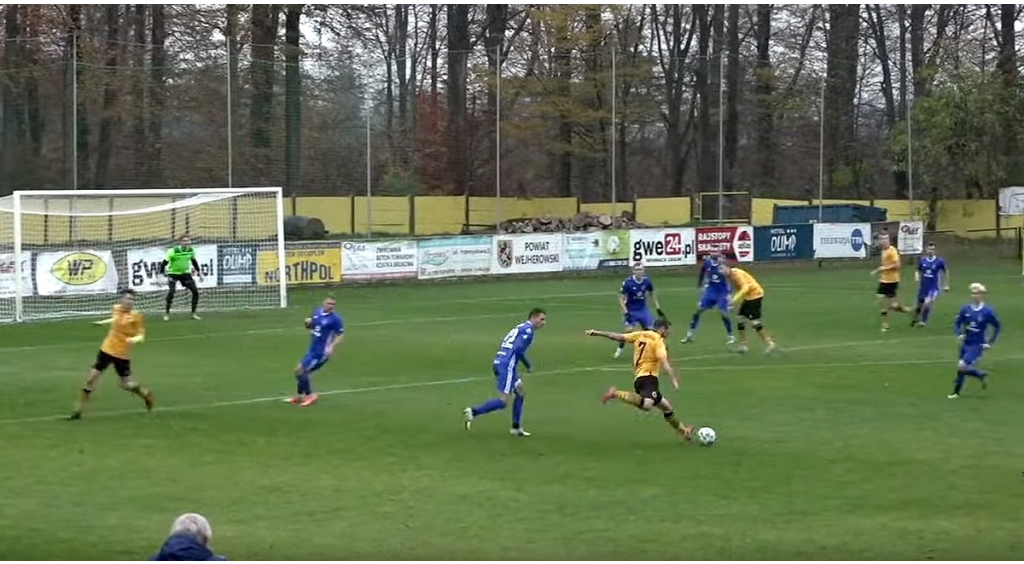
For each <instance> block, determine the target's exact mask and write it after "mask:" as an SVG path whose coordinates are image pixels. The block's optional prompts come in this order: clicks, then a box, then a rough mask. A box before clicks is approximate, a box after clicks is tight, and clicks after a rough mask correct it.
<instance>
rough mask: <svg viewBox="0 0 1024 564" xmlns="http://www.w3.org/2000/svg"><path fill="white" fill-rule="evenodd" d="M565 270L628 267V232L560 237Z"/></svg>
mask: <svg viewBox="0 0 1024 564" xmlns="http://www.w3.org/2000/svg"><path fill="white" fill-rule="evenodd" d="M562 248H563V255H562V266H563V267H564V268H565V270H596V269H598V268H620V267H625V266H629V231H594V232H591V233H565V234H563V235H562Z"/></svg>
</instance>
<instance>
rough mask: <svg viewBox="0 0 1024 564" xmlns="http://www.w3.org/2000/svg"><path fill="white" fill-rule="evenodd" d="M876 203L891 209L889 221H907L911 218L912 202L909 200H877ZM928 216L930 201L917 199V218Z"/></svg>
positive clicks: (915, 204)
mask: <svg viewBox="0 0 1024 564" xmlns="http://www.w3.org/2000/svg"><path fill="white" fill-rule="evenodd" d="M874 205H875V206H878V207H880V208H885V209H887V210H889V214H888V218H889V221H906V220H908V219H910V217H911V213H910V202H908V201H907V200H875V201H874ZM927 216H928V202H922V201H915V202H914V214H913V217H914V218H915V219H923V218H925V217H927Z"/></svg>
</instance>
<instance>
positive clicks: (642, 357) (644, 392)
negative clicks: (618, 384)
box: [586, 319, 693, 440]
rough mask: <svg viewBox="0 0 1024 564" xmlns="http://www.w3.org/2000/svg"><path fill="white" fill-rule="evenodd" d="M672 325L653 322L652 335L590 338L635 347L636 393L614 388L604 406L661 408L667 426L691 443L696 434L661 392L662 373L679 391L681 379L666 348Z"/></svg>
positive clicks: (637, 333) (593, 333)
mask: <svg viewBox="0 0 1024 564" xmlns="http://www.w3.org/2000/svg"><path fill="white" fill-rule="evenodd" d="M668 331H669V324H668V322H667V321H665V320H664V319H658V320H656V321H655V322H654V325H653V330H651V331H634V332H632V333H624V334H623V333H610V332H606V331H596V330H594V329H588V330H587V332H586V334H587V336H588V337H604V338H605V339H610V340H612V341H617V342H620V343H632V345H633V373H634V378H633V390H634V391H632V392H627V391H623V390H619V389H617V388H615V387H614V386H613V387H611V388H608V391H607V392H605V394H604V396H602V397H601V403H607V402H608V401H609V400H611V399H613V398H615V399H618V400H619V401H621V402H624V403H628V404H629V405H632V406H634V407H636V408H639V409H642V410H644V411H647V410H649V409H651V408H652V407H656V408H658V409H659V410H660V411H661V413H662V415H663V416H664V418H665V422H666V423H668V424H669V426H670V427H672V429H673V430H674V431H675V432H677V433H679V434H680V435H682V436H683V438H685V439H686V440H690V436H691V435H692V434H693V427H692V426H690V425H684V424H683V423H680V422H679V420H678V419H676V414H675V412H674V411H673V410H672V404H671V403H669V401H668V400H667V399H665V396H663V395H661V390H660V389H659V385H658V384H659V374H660V373H661V371H662V370H664V371H665V373H666V374H668V375H669V376H670V377H671V378H672V389H674V390H678V389H679V377H677V376H676V373H675V371H674V370H672V365H671V364H669V362H668V351H667V350H666V348H665V337H666V336H668Z"/></svg>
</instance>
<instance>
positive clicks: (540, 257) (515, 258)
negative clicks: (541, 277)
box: [491, 233, 562, 274]
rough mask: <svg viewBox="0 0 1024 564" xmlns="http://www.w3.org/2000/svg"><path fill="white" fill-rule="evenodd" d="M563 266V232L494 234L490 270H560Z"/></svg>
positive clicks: (495, 271) (507, 272) (516, 271)
mask: <svg viewBox="0 0 1024 564" xmlns="http://www.w3.org/2000/svg"><path fill="white" fill-rule="evenodd" d="M561 270H562V235H561V233H557V234H554V235H551V234H532V233H531V234H522V235H495V236H494V239H493V248H492V250H491V274H519V273H524V272H559V271H561Z"/></svg>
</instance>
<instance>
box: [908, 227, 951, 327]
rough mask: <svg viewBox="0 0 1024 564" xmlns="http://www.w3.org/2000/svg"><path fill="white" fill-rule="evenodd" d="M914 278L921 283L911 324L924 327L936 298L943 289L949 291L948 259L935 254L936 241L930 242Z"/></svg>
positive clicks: (918, 264)
mask: <svg viewBox="0 0 1024 564" xmlns="http://www.w3.org/2000/svg"><path fill="white" fill-rule="evenodd" d="M914 278H916V279H917V282H918V284H919V286H918V289H917V308H916V309H914V319H913V320H912V321H911V322H910V326H911V327H914V326H918V327H924V326H925V324H926V323H928V318H929V317H930V316H931V314H932V308H933V307H935V300H936V298H938V297H939V294H940V293H941V291H942V290H945V291H946V292H948V291H949V270H948V269H947V268H946V261H945V260H943V259H942V257H940V256H936V254H935V243H928V248H927V249H925V254H924V256H923V257H921V260H919V261H918V263H917V272H915V273H914Z"/></svg>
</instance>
